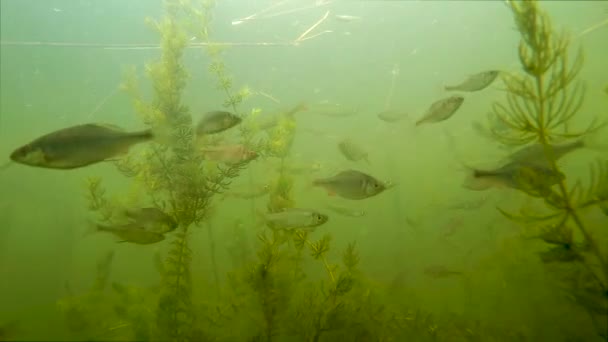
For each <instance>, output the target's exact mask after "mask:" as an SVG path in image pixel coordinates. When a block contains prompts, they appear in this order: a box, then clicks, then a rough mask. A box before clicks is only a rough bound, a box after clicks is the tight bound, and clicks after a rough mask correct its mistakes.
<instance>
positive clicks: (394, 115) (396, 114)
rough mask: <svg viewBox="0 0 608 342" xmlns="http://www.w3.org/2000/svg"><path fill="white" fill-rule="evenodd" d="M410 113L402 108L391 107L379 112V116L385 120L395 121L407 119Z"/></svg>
mask: <svg viewBox="0 0 608 342" xmlns="http://www.w3.org/2000/svg"><path fill="white" fill-rule="evenodd" d="M407 116H408V114H407V113H406V112H405V111H402V110H396V109H389V110H385V111H383V112H380V113H378V118H379V119H380V120H382V121H384V122H389V123H395V122H399V121H401V120H403V119H405V118H406V117H407Z"/></svg>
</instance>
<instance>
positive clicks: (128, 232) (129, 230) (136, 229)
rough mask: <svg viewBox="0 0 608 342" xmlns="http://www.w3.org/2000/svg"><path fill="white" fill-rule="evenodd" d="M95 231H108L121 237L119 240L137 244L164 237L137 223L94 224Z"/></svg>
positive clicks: (154, 241) (148, 243) (151, 242)
mask: <svg viewBox="0 0 608 342" xmlns="http://www.w3.org/2000/svg"><path fill="white" fill-rule="evenodd" d="M94 228H95V231H98V232H108V233H112V234H114V235H115V236H117V237H119V238H120V239H121V241H120V242H131V243H135V244H138V245H150V244H153V243H157V242H160V241H162V240H164V239H165V236H164V235H163V234H161V233H157V232H153V231H148V230H146V229H145V227H144V226H142V225H140V224H138V223H128V224H122V225H102V224H95V225H94Z"/></svg>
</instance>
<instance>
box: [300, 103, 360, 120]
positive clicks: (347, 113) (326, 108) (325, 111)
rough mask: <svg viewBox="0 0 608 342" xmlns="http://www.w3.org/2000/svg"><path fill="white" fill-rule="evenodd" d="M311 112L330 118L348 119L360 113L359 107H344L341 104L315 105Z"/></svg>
mask: <svg viewBox="0 0 608 342" xmlns="http://www.w3.org/2000/svg"><path fill="white" fill-rule="evenodd" d="M310 110H311V111H312V112H314V113H316V114H319V115H323V116H327V117H330V118H348V117H351V116H354V115H357V114H359V113H360V110H359V108H358V107H349V106H343V105H341V104H339V103H319V104H316V105H313V106H312V108H311V109H310Z"/></svg>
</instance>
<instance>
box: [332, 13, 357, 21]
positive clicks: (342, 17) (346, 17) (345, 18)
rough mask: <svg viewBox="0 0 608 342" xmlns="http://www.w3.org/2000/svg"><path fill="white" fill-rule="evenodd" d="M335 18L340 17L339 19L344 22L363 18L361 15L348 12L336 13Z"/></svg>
mask: <svg viewBox="0 0 608 342" xmlns="http://www.w3.org/2000/svg"><path fill="white" fill-rule="evenodd" d="M334 18H336V19H338V20H339V21H344V22H351V21H355V20H361V17H357V16H354V15H348V14H336V15H334Z"/></svg>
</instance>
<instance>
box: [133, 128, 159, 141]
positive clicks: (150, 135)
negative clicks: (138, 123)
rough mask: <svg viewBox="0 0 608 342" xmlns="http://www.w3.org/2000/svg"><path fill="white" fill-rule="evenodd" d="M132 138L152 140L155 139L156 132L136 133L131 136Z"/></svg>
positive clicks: (148, 130) (150, 130)
mask: <svg viewBox="0 0 608 342" xmlns="http://www.w3.org/2000/svg"><path fill="white" fill-rule="evenodd" d="M131 137H133V138H137V139H142V140H150V139H154V138H155V134H154V131H153V130H152V129H146V130H143V131H139V132H134V133H132V134H131Z"/></svg>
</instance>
